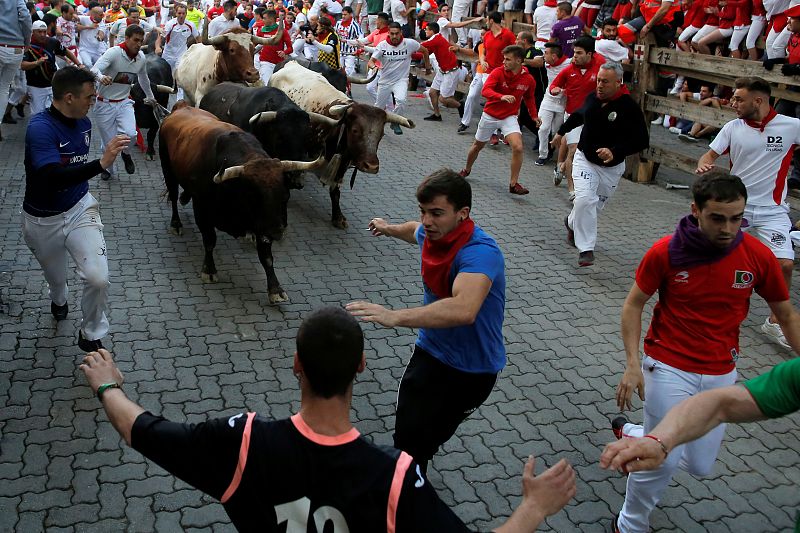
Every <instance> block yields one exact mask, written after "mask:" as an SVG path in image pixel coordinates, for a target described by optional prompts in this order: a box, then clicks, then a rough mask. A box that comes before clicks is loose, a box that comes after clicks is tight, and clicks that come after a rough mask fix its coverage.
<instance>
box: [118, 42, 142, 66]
mask: <svg viewBox="0 0 800 533" xmlns="http://www.w3.org/2000/svg"><path fill="white" fill-rule="evenodd" d="M119 47H120V48H122V49H123V50H125V53H126V54H127V55H128V59H131V60H133V61H136V56H138V55H139V54H131V51H130V50H128V46H127V45H126V44H125V41H122V42H121V43H119Z"/></svg>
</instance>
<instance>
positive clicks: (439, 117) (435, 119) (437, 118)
mask: <svg viewBox="0 0 800 533" xmlns="http://www.w3.org/2000/svg"><path fill="white" fill-rule="evenodd" d="M422 120H430V121H433V122H441V121H442V115H437V114H436V113H431V114H430V115H428V116H427V117H425V118H423V119H422Z"/></svg>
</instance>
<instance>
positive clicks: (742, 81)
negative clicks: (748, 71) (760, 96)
mask: <svg viewBox="0 0 800 533" xmlns="http://www.w3.org/2000/svg"><path fill="white" fill-rule="evenodd" d="M734 84H735V85H736V88H737V89H747V90H748V91H751V92H758V93H764V94H766V95H767V96H770V95H772V87H770V86H769V82H768V81H767V80H765V79H764V78H759V77H758V76H748V77H746V78H736V81H735V82H734Z"/></svg>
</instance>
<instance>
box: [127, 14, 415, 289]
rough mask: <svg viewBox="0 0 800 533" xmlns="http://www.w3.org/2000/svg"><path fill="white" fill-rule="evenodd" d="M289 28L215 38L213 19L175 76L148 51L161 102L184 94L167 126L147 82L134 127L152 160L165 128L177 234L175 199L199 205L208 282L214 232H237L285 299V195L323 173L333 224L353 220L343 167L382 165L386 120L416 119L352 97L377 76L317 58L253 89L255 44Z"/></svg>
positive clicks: (290, 63) (137, 92) (289, 66)
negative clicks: (147, 95)
mask: <svg viewBox="0 0 800 533" xmlns="http://www.w3.org/2000/svg"><path fill="white" fill-rule="evenodd" d="M279 26H282V25H279ZM282 30H283V28H282V27H281V28H280V29H279V31H278V33H277V34H276V35H275V37H271V38H263V37H256V36H254V35H252V34H250V33H248V32H246V31H245V30H239V29H238V28H237V29H234V30H230V31H228V32H226V33H223V34H222V35H219V36H216V37H213V38H211V39H209V37H208V35H207V25H206V27H204V31H203V34H202V37H201V42H200V43H197V44H194V45H192V46H190V47H189V49H188V50H187V52H186V54H185V55H184V57H183V58H182V61H181V63H180V64H179V66H178V68H177V69H176V71H175V79H173V76H172V71H171V68H170V66H169V64H168V63H167V62H166V61H165V60H163V59H162V58H160V57H158V56H157V55H155V54H147V59H146V60H147V73H148V76H149V78H150V81H151V83H152V85H153V87H152V88H153V91H154V93H155V94H156V99H157V100H158V103H159V104H160V106H162V108H166V107H167V106H168V102H169V93H172V92H174V91H175V89H174V87H175V86H176V85H177V87H180V88H181V89H183V91H184V93H185V99H184V100H183V101H179V102H178V103H176V104H175V106H174V107H173V109H172V112H171V113H170V114H169V115H168V116H166V118H164V119H163V122H161V121H160V120H158V119H157V118H156V116H157V115H158V113H155V114H154V113H153V111H152V108H150V107H149V106H146V105H145V104H144V92H143V91H142V90H141V88H140V87H134V89H133V91H132V92H131V96H132V98H133V99H134V109H135V112H136V123H137V126H138V127H139V128H140V129H147V130H148V134H147V152H146V153H147V157H148V159H153V157H154V156H155V150H154V148H153V144H154V141H155V135H156V133H158V136H159V156H160V159H161V168H162V170H163V173H164V180H165V183H166V186H167V191H168V193H169V200H170V202H171V204H172V221H171V224H170V227H171V229H172V231H174V232H176V233H180V231H181V228H182V224H181V221H180V217H179V215H178V210H177V202H178V200H179V199H180V202H181V204H183V205H185V204H187V203H188V202H189V201H191V202H192V206H193V209H194V215H195V222H196V224H197V227H198V229H199V230H200V232H201V234H202V237H203V246H204V248H205V259H204V261H203V268H202V274H201V275H202V278H203V280H204V281H216V274H217V271H216V267H215V265H214V258H213V251H214V247H215V245H216V230H217V229H219V230H221V231H224V232H226V233H228V234H230V235H232V236H234V237H241V236H244V235H247V234H250V235H253V236H254V237H255V243H256V248H257V251H258V258H259V261H260V262H261V264H262V266H263V267H264V270H265V272H266V275H267V286H268V293H269V301H270V303H277V302H281V301H286V300H287V296H286V292H285V291H284V290H283V288H282V287H281V285H280V282H279V281H278V279H277V277H276V275H275V270H274V268H273V259H272V241H273V240H278V239H280V238H281V236H282V235H283V232H284V230H285V229H286V226H287V222H288V221H287V205H288V201H289V191H290V189H293V188H302V183H303V182H302V177H303V173H304V172H306V171H313V172H315V173H316V175H317V176H318V177H319V179H320V180H321V181H322V183H323V184H324V185H325V186H327V187H328V189H329V192H330V197H331V204H332V213H331V222H332V224H333V225H334V226H335V227H338V228H346V227H347V219H346V218H345V216H344V215H343V214H342V211H341V209H340V207H339V197H340V194H341V185H342V182H343V179H344V175H345V173H346V172H347V170H348V169H350V168H352V169H353V173H352V176H351V178H350V186H351V187H352V185H353V182H354V180H355V177H356V173H357V172H358V171H359V170H360V171H362V172H365V173H368V174H375V173H377V172H378V170H379V167H380V162H379V160H378V154H377V151H378V144H379V143H380V140H381V138H382V137H383V130H384V126H385V124H386V123H387V122H388V123H392V124H399V125H401V126H403V127H406V128H413V127H414V123H413V122H412V121H410V120H408V119H406V118H404V117H402V116H400V115H397V114H394V113H389V112H386V111H384V110H383V109H379V108H377V107H375V106H372V105H368V104H362V103H358V102H355V101H353V100H352V99H351V98H349V97H348V96H347V94H345V88H346V84H347V83H348V82H350V83H368V82H369V81H370V80H367V79H363V78H357V79H353V78H352V77H346V76H345V75H344V74H342V73H341V72H340V71H337V70H333V69H330V68H329V67H327V66H326V65H324V64H321V63H310V64H301V63H300V62H298V61H294V60H287V61H285V62H284V63H282V64H281V65H278V67H277V68H276V70H275V73H274V74H273V75H272V77H271V78H270V81H269V87H252V86H248V85H247V84H248V83H253V82H255V81H256V80H257V79H258V73H257V70H256V69H255V67H254V65H253V55H254V52H255V45H256V44H262V45H269V44H273V41H274V42H277V41H278V40H280V38H281V34H282ZM256 40H258V41H256ZM254 76H255V77H254ZM198 104H199V108H196V107H193V106H194V105H198ZM159 122H161V123H160V124H159ZM159 126H160V128H159ZM178 186H180V187H181V188H182V189H183V192H182V193H181V194H180V195H179V192H178Z"/></svg>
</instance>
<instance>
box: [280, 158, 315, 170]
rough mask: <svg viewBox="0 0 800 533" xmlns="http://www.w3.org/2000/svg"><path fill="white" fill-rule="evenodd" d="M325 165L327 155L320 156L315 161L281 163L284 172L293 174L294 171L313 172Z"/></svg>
mask: <svg viewBox="0 0 800 533" xmlns="http://www.w3.org/2000/svg"><path fill="white" fill-rule="evenodd" d="M323 163H325V155H320V156H319V157H318V158H317V159H316V160H315V161H281V167H282V168H283V171H284V172H292V171H293V170H311V169H312V168H317V167H319V166H322V164H323Z"/></svg>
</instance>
